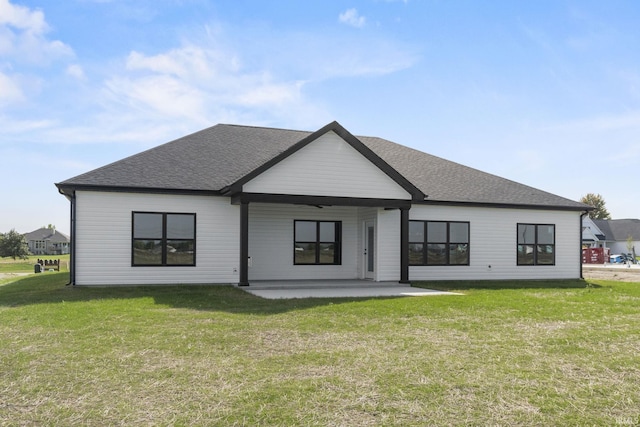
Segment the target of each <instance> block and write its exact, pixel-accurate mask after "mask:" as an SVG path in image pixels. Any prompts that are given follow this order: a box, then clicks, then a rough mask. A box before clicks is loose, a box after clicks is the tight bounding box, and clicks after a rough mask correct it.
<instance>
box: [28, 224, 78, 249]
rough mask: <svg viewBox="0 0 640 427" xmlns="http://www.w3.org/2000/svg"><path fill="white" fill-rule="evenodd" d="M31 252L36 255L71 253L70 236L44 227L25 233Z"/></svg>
mask: <svg viewBox="0 0 640 427" xmlns="http://www.w3.org/2000/svg"><path fill="white" fill-rule="evenodd" d="M24 238H25V240H26V241H27V245H28V246H29V252H31V253H32V254H34V255H65V254H68V253H69V242H70V239H69V236H67V235H66V234H64V233H61V232H59V231H56V229H55V228H48V227H42V228H39V229H37V230H34V231H32V232H30V233H25V235H24Z"/></svg>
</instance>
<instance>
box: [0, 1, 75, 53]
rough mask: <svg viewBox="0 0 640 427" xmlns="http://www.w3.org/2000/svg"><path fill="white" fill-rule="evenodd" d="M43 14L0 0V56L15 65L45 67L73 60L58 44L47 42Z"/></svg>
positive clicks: (47, 27) (68, 51)
mask: <svg viewBox="0 0 640 427" xmlns="http://www.w3.org/2000/svg"><path fill="white" fill-rule="evenodd" d="M48 31H49V26H48V25H47V23H46V21H45V18H44V13H43V12H42V11H41V10H31V9H29V8H27V7H25V6H18V5H13V4H11V3H10V2H9V1H8V0H0V55H3V56H6V57H8V58H11V59H13V60H16V61H24V62H30V63H36V64H47V63H49V62H50V61H52V60H54V59H57V58H60V57H67V56H73V50H72V49H71V48H70V47H69V46H68V45H66V44H64V43H63V42H61V41H59V40H49V39H47V37H46V36H45V35H46V33H47V32H48Z"/></svg>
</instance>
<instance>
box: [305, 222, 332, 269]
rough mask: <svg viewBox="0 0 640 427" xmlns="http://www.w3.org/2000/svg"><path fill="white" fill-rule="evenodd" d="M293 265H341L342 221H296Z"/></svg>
mask: <svg viewBox="0 0 640 427" xmlns="http://www.w3.org/2000/svg"><path fill="white" fill-rule="evenodd" d="M293 228H294V231H293V232H294V237H293V240H294V244H293V263H294V264H296V265H316V264H320V265H322V264H326V265H337V264H340V251H341V245H340V240H341V239H340V232H341V230H340V229H341V222H340V221H294V222H293Z"/></svg>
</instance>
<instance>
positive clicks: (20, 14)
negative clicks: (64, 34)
mask: <svg viewBox="0 0 640 427" xmlns="http://www.w3.org/2000/svg"><path fill="white" fill-rule="evenodd" d="M0 25H10V26H12V27H15V28H18V29H21V30H27V31H28V32H31V33H36V34H41V33H44V32H45V31H46V30H47V29H48V26H47V23H46V22H45V20H44V14H43V13H42V11H40V10H36V11H31V10H29V8H27V7H24V6H17V5H13V4H11V3H9V0H0Z"/></svg>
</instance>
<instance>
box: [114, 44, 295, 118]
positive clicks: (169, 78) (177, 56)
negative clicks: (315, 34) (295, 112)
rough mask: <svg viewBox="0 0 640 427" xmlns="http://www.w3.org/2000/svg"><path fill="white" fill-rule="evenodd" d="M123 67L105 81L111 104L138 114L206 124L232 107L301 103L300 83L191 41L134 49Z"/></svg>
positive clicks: (267, 110) (268, 108) (263, 108)
mask: <svg viewBox="0 0 640 427" xmlns="http://www.w3.org/2000/svg"><path fill="white" fill-rule="evenodd" d="M124 71H125V72H124V73H122V72H121V73H120V74H119V75H116V76H113V77H112V78H110V79H108V80H107V82H106V84H105V91H106V94H107V96H108V98H109V99H110V100H111V101H112V102H115V103H118V104H120V105H125V106H128V107H130V108H133V109H134V110H136V111H137V112H138V113H139V112H142V111H147V112H148V113H154V114H160V115H163V116H166V117H173V118H176V117H182V118H188V120H190V121H193V122H196V123H202V124H204V123H210V120H211V116H212V115H216V114H220V113H221V112H224V111H225V110H229V109H236V108H240V109H246V108H252V109H253V108H255V109H259V110H262V111H263V112H267V113H268V112H269V110H270V108H272V107H274V106H277V107H282V106H284V105H294V104H297V103H299V102H300V100H301V93H300V92H301V88H302V86H303V83H302V82H300V81H278V80H277V79H275V78H273V77H272V76H271V75H270V74H269V73H266V72H263V71H258V72H253V71H250V70H245V69H243V68H242V67H241V66H240V65H239V61H238V60H237V58H236V56H235V55H233V54H229V53H227V52H224V51H223V50H222V49H215V48H205V47H202V46H196V45H193V44H187V45H185V46H183V47H181V48H176V49H171V50H169V51H167V52H164V53H160V54H157V55H152V56H147V55H145V54H143V53H140V52H131V53H130V54H129V56H128V57H127V59H126V70H124ZM223 114H224V113H223Z"/></svg>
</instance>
